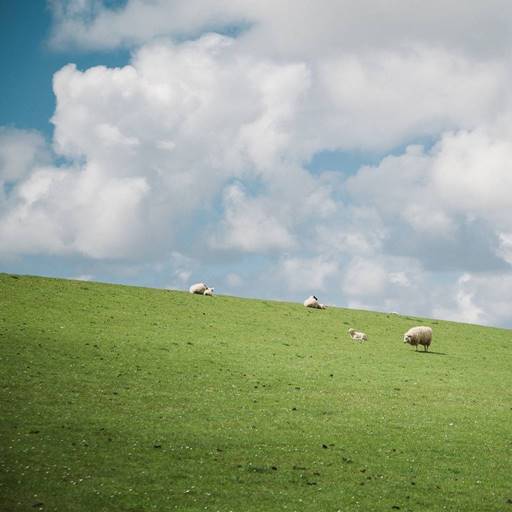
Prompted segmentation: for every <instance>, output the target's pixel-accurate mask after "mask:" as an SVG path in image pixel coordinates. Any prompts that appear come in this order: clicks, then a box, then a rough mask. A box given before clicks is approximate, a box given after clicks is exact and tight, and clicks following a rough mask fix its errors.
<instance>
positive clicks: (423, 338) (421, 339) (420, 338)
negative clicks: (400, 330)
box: [404, 325, 432, 352]
mask: <svg viewBox="0 0 512 512" xmlns="http://www.w3.org/2000/svg"><path fill="white" fill-rule="evenodd" d="M404 343H409V345H414V346H415V347H416V350H418V345H423V350H424V351H425V352H428V347H430V344H431V343H432V328H431V327H425V326H423V325H420V326H417V327H411V328H410V329H409V330H408V331H407V332H406V333H405V334H404Z"/></svg>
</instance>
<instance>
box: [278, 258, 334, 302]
mask: <svg viewBox="0 0 512 512" xmlns="http://www.w3.org/2000/svg"><path fill="white" fill-rule="evenodd" d="M338 271H339V267H338V264H337V263H336V261H329V260H326V259H325V258H324V257H322V256H317V257H312V258H304V257H289V258H285V259H283V261H281V262H280V264H279V267H278V269H277V272H276V274H277V275H278V276H279V279H280V281H281V279H282V280H284V284H286V286H287V289H288V290H290V291H292V292H304V293H307V294H315V293H318V292H320V291H325V290H326V288H327V287H328V286H329V287H330V286H336V282H335V280H333V279H330V278H332V277H333V276H335V275H336V274H337V273H338Z"/></svg>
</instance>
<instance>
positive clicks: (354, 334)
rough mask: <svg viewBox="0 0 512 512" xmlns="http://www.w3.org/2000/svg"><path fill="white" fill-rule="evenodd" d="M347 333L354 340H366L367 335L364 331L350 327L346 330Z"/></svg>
mask: <svg viewBox="0 0 512 512" xmlns="http://www.w3.org/2000/svg"><path fill="white" fill-rule="evenodd" d="M348 333H349V334H350V337H351V338H352V339H353V340H356V341H359V342H361V343H362V342H363V341H368V335H367V334H365V333H364V332H361V331H356V330H355V329H352V328H350V329H349V330H348Z"/></svg>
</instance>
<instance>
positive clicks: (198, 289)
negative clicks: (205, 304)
mask: <svg viewBox="0 0 512 512" xmlns="http://www.w3.org/2000/svg"><path fill="white" fill-rule="evenodd" d="M206 290H208V286H207V285H206V284H205V283H196V284H193V285H192V286H191V287H190V288H189V290H188V291H189V292H190V293H196V294H198V295H204V292H205V291H206Z"/></svg>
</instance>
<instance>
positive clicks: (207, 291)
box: [203, 288, 215, 297]
mask: <svg viewBox="0 0 512 512" xmlns="http://www.w3.org/2000/svg"><path fill="white" fill-rule="evenodd" d="M213 290H215V288H206V290H205V291H204V292H203V295H207V296H209V297H212V296H213Z"/></svg>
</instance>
